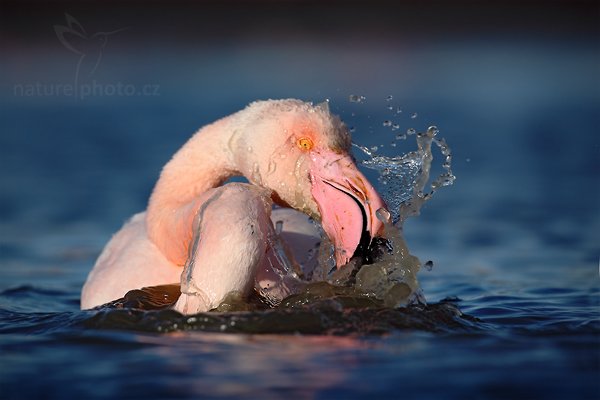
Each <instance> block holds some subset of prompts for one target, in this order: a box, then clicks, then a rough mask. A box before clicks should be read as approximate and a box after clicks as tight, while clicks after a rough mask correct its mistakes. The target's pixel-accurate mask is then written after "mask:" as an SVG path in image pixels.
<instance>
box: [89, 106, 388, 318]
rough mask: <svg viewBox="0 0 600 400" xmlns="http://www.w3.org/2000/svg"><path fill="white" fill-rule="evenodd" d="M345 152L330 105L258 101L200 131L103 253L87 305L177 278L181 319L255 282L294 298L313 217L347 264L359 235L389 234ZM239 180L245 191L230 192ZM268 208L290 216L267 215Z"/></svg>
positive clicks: (376, 201)
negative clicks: (296, 270) (295, 273)
mask: <svg viewBox="0 0 600 400" xmlns="http://www.w3.org/2000/svg"><path fill="white" fill-rule="evenodd" d="M350 145H351V143H350V135H349V133H348V131H347V129H346V127H345V126H344V124H343V123H342V122H341V121H340V119H339V118H338V117H337V116H334V115H332V114H331V113H330V112H329V107H328V106H327V103H322V104H319V105H316V106H313V105H312V104H310V103H305V102H302V101H299V100H293V99H288V100H268V101H258V102H254V103H252V104H250V105H249V106H248V107H246V108H245V109H243V110H242V111H239V112H237V113H235V114H232V115H230V116H228V117H225V118H223V119H221V120H218V121H216V122H214V123H212V124H210V125H207V126H205V127H204V128H202V129H201V130H200V131H199V132H197V133H196V134H195V135H194V136H192V138H191V139H190V140H189V141H188V142H187V143H186V144H185V145H184V146H183V147H182V148H181V149H180V150H179V151H178V152H177V153H176V154H175V155H174V156H173V158H172V159H171V161H169V162H168V163H167V164H166V165H165V167H164V168H163V170H162V172H161V175H160V178H159V180H158V182H157V184H156V186H155V188H154V191H153V193H152V195H151V197H150V201H149V204H148V209H147V211H146V212H143V213H139V214H136V215H134V216H133V217H132V218H131V220H130V221H128V222H127V223H126V224H125V225H124V226H123V228H122V229H121V230H120V231H119V232H117V233H116V234H115V235H114V236H113V238H112V239H111V240H110V242H109V243H108V244H107V245H106V247H105V248H104V250H103V252H102V254H101V255H100V257H99V258H98V260H97V262H96V265H95V266H94V268H93V270H92V271H91V272H90V274H89V276H88V279H87V281H86V283H85V285H84V287H83V290H82V295H81V307H82V308H83V309H87V308H91V307H95V306H98V305H101V304H104V303H107V302H109V301H112V300H115V299H117V298H119V297H122V296H123V295H125V293H126V292H128V291H129V290H132V289H137V288H142V287H147V286H156V285H163V284H171V283H175V282H181V291H182V295H181V296H180V298H179V300H178V301H177V303H176V304H175V309H176V310H178V311H180V312H182V313H186V314H192V313H196V312H202V311H207V310H210V309H212V308H214V307H216V306H217V305H219V304H220V302H221V301H222V300H223V299H224V298H225V296H226V295H227V294H229V293H233V292H235V293H239V294H241V295H247V294H248V293H249V291H251V290H252V288H253V286H254V287H256V288H257V289H258V290H263V291H264V290H266V291H270V292H272V293H274V296H276V297H279V298H281V297H283V296H285V295H287V294H289V291H290V288H289V287H288V286H289V285H286V282H285V279H286V278H285V277H286V274H285V272H286V271H289V269H290V264H291V265H296V266H297V265H298V264H297V262H296V260H303V259H305V258H306V257H307V254H308V252H309V250H310V249H311V247H314V246H315V245H318V242H319V240H320V236H319V233H318V232H317V230H316V228H315V227H314V225H313V224H312V223H311V222H310V220H309V217H312V218H313V219H315V220H317V221H321V224H322V227H323V229H324V231H325V233H326V234H327V236H328V237H329V238H330V240H331V242H332V243H333V245H334V248H335V261H336V265H337V267H338V268H339V267H341V266H343V265H344V264H346V263H347V262H348V260H349V259H350V258H351V257H352V255H353V254H354V252H355V250H356V249H357V247H358V245H359V242H360V240H361V236H362V235H363V233H364V232H367V233H368V234H369V237H371V238H373V237H375V236H380V235H382V234H383V224H382V223H381V222H380V221H379V220H378V219H377V218H376V216H375V212H376V211H377V210H378V209H379V208H381V207H385V204H384V202H383V200H382V199H381V197H380V196H379V194H378V193H377V192H376V191H375V189H374V188H373V186H372V185H371V184H370V183H369V182H368V180H367V179H366V178H365V177H364V175H363V174H362V173H361V172H359V170H358V168H357V167H356V165H355V163H354V161H353V158H352V156H351V155H350ZM233 176H244V177H246V178H247V179H248V181H249V182H250V183H249V184H245V183H228V184H225V185H223V183H224V182H225V181H226V180H227V179H229V178H230V177H233ZM273 203H275V204H277V205H279V206H282V207H286V208H276V209H274V210H272V204H273ZM296 210H297V211H296ZM273 222H275V224H276V226H278V228H279V229H275V228H274V225H273ZM276 230H279V231H280V232H276ZM186 261H187V264H186ZM182 267H185V268H182ZM305 267H306V266H305Z"/></svg>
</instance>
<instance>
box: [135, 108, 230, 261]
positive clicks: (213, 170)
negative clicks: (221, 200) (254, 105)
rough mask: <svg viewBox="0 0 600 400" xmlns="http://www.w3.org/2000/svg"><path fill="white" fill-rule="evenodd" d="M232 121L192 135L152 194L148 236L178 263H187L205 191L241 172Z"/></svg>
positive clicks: (147, 220)
mask: <svg viewBox="0 0 600 400" xmlns="http://www.w3.org/2000/svg"><path fill="white" fill-rule="evenodd" d="M232 122H233V121H232V117H227V118H223V119H221V120H219V121H217V122H215V123H213V124H211V125H208V126H206V127H204V128H202V129H201V130H200V131H198V132H197V133H196V134H195V135H194V136H192V138H190V140H189V141H188V142H187V143H186V144H185V145H184V146H183V147H182V148H181V149H180V150H179V151H177V153H175V155H174V156H173V158H172V159H171V161H169V162H168V163H167V164H166V165H165V167H164V168H163V170H162V172H161V174H160V178H159V179H158V182H157V183H156V186H155V187H154V190H153V192H152V195H151V196H150V201H149V203H148V210H147V214H146V226H147V231H148V237H149V238H150V240H151V241H152V242H154V244H155V245H157V246H158V247H159V249H160V250H161V251H162V253H163V254H164V255H165V256H166V257H167V259H169V261H171V262H173V263H174V264H177V265H184V264H185V261H186V259H187V255H188V247H189V244H190V241H191V239H192V235H193V232H192V224H193V220H194V216H195V215H196V212H197V210H198V208H199V207H200V206H201V204H202V202H203V199H202V194H203V193H205V192H206V191H207V190H209V189H211V188H214V187H217V186H219V185H221V184H222V183H223V182H224V181H226V180H227V179H228V178H230V177H232V176H236V175H240V172H239V171H238V169H237V168H236V166H235V165H234V160H233V155H232V152H231V142H232V140H233V139H234V136H235V130H234V129H232V126H231V125H232Z"/></svg>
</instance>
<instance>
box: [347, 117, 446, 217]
mask: <svg viewBox="0 0 600 400" xmlns="http://www.w3.org/2000/svg"><path fill="white" fill-rule="evenodd" d="M438 133H439V130H438V129H437V127H435V126H430V127H429V128H428V129H427V130H426V131H425V132H422V133H418V134H417V133H416V130H415V129H412V128H411V129H409V130H408V131H407V134H409V135H415V137H416V142H417V150H415V151H411V152H408V153H406V154H402V155H397V156H393V157H387V156H384V155H379V154H376V152H375V151H376V150H373V148H371V149H368V148H366V147H364V146H360V145H357V144H353V145H354V147H355V148H357V149H359V150H360V151H361V152H362V153H364V154H365V155H366V156H367V157H368V158H367V159H366V160H363V161H362V162H361V164H362V165H364V166H365V167H367V168H369V169H373V170H375V171H377V172H378V173H379V178H378V179H379V182H380V183H382V185H383V188H382V189H383V190H382V192H383V193H382V195H383V197H384V200H385V201H386V203H387V205H388V207H389V209H390V212H391V214H392V222H393V224H400V225H399V227H400V228H402V222H403V221H404V220H405V219H406V218H407V217H409V216H415V215H418V214H419V211H420V209H421V207H422V205H423V204H424V203H425V202H426V201H428V200H429V199H430V198H431V196H432V195H433V194H434V193H435V192H436V191H437V190H438V189H439V188H440V187H443V186H449V185H452V184H453V183H454V180H455V179H456V177H455V176H454V174H453V173H452V152H451V150H450V147H449V146H448V144H447V143H446V141H445V139H443V138H442V139H438V138H437V137H436V136H437V134H438ZM406 138H407V135H405V134H401V135H397V136H396V139H397V140H404V139H406ZM432 143H433V144H435V145H436V146H437V147H438V148H439V150H440V153H441V154H442V156H444V161H443V164H442V169H443V172H442V173H441V174H440V175H439V176H437V177H436V178H435V179H434V180H433V181H432V182H431V185H430V186H431V190H430V191H429V192H428V193H425V187H426V185H427V183H428V182H429V175H430V171H431V167H432V161H433V154H432V149H431V145H432Z"/></svg>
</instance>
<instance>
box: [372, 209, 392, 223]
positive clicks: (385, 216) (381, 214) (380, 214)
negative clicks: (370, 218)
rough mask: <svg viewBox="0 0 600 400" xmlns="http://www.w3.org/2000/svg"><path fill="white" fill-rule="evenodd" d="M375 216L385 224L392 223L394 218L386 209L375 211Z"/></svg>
mask: <svg viewBox="0 0 600 400" xmlns="http://www.w3.org/2000/svg"><path fill="white" fill-rule="evenodd" d="M375 216H376V217H377V219H378V220H380V221H381V222H383V223H390V222H391V218H392V215H391V214H390V212H389V211H388V210H386V209H385V208H379V209H377V211H375Z"/></svg>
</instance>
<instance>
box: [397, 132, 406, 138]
mask: <svg viewBox="0 0 600 400" xmlns="http://www.w3.org/2000/svg"><path fill="white" fill-rule="evenodd" d="M404 139H406V134H405V133H401V134H399V135H396V140H404Z"/></svg>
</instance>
